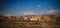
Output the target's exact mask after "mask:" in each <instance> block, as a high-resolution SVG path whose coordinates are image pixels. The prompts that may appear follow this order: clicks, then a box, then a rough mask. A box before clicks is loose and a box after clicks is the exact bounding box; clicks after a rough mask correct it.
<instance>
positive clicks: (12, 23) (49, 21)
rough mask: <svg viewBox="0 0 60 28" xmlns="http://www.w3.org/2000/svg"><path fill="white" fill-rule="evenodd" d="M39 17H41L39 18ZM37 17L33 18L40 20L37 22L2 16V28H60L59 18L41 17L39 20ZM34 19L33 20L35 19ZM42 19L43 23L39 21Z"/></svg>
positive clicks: (0, 23) (0, 20)
mask: <svg viewBox="0 0 60 28" xmlns="http://www.w3.org/2000/svg"><path fill="white" fill-rule="evenodd" d="M32 17H33V16H32ZM38 17H39V16H38ZM38 17H37V16H35V17H33V18H36V19H38V20H37V21H35V20H34V21H32V20H30V19H31V18H29V17H27V20H25V19H24V18H23V16H22V17H20V18H19V19H17V17H10V18H8V17H5V16H0V26H1V28H41V27H45V28H53V27H58V26H59V25H60V17H59V16H57V17H55V16H53V17H50V16H42V17H41V16H40V18H38ZM33 18H32V19H33ZM41 18H42V21H41V20H39V19H41Z"/></svg>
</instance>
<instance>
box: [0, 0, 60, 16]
mask: <svg viewBox="0 0 60 28" xmlns="http://www.w3.org/2000/svg"><path fill="white" fill-rule="evenodd" d="M1 7H2V8H1V11H0V12H1V13H10V14H13V15H19V14H16V13H23V12H31V11H33V12H34V13H35V12H41V11H46V10H56V9H57V10H59V7H60V6H59V2H58V1H57V0H2V2H1Z"/></svg>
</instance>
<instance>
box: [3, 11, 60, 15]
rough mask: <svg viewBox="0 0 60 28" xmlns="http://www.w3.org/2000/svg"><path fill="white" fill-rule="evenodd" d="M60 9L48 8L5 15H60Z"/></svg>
mask: <svg viewBox="0 0 60 28" xmlns="http://www.w3.org/2000/svg"><path fill="white" fill-rule="evenodd" d="M59 14H60V10H46V11H40V12H34V11H26V12H16V13H15V14H10V13H5V14H3V15H5V16H10V15H12V16H24V15H59Z"/></svg>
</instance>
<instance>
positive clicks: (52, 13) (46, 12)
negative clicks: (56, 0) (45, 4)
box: [44, 10, 60, 15]
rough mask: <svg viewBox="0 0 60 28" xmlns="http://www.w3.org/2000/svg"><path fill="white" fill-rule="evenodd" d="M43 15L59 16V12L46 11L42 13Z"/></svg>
mask: <svg viewBox="0 0 60 28" xmlns="http://www.w3.org/2000/svg"><path fill="white" fill-rule="evenodd" d="M44 14H47V15H56V14H60V10H47V11H45V12H44Z"/></svg>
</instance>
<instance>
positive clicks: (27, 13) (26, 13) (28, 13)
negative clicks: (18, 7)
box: [24, 11, 37, 15]
mask: <svg viewBox="0 0 60 28" xmlns="http://www.w3.org/2000/svg"><path fill="white" fill-rule="evenodd" d="M24 15H37V13H34V12H33V11H27V12H24Z"/></svg>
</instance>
